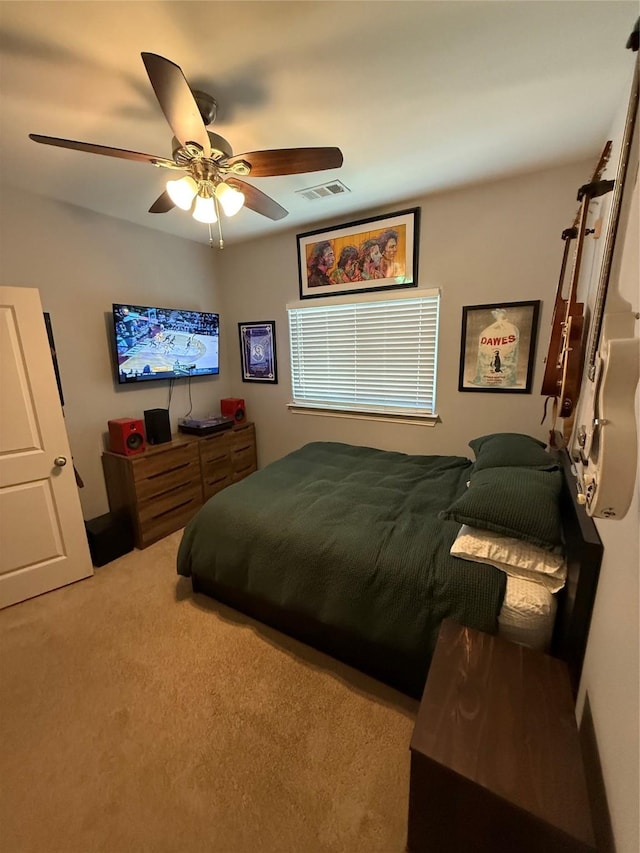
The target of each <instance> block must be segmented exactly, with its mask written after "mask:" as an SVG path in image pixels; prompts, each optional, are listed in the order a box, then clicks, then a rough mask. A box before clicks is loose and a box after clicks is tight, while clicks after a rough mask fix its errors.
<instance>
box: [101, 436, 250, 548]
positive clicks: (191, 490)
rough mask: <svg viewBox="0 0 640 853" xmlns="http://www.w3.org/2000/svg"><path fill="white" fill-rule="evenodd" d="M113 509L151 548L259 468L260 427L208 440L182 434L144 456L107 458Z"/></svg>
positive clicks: (106, 455) (140, 541)
mask: <svg viewBox="0 0 640 853" xmlns="http://www.w3.org/2000/svg"><path fill="white" fill-rule="evenodd" d="M102 467H103V469H104V475H105V482H106V485H107V495H108V497H109V509H110V510H111V512H124V513H126V514H127V515H128V517H129V518H130V520H131V524H132V527H133V530H134V541H135V546H136V548H146V547H147V546H148V545H151V544H152V543H153V542H157V541H158V540H159V539H162V538H163V537H164V536H168V535H169V534H170V533H173V532H174V531H175V530H179V529H180V528H181V527H184V525H185V524H186V523H187V522H188V521H189V520H190V519H191V517H192V516H193V515H194V514H195V513H196V512H197V510H198V509H200V507H201V506H202V504H203V503H204V501H206V500H208V499H209V498H210V497H211V496H212V495H215V494H216V493H217V492H219V491H221V490H222V489H224V488H226V487H227V486H230V485H232V483H236V482H238V480H242V479H244V477H247V476H248V475H249V474H251V473H253V472H254V471H255V470H256V469H257V461H256V438H255V427H254V425H253V424H252V423H246V424H238V425H237V426H234V427H233V428H232V429H227V430H225V431H224V432H218V433H213V434H211V435H207V436H204V437H198V436H192V435H180V436H177V437H176V438H174V439H173V440H172V441H169V442H165V443H164V444H158V445H154V446H149V447H147V449H146V450H145V451H144V452H143V453H138V454H135V455H133V456H125V455H124V454H121V453H112V452H111V451H105V452H104V453H103V454H102Z"/></svg>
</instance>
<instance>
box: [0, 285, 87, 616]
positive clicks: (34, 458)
mask: <svg viewBox="0 0 640 853" xmlns="http://www.w3.org/2000/svg"><path fill="white" fill-rule="evenodd" d="M92 574H93V567H92V565H91V557H90V555H89V547H88V544H87V537H86V533H85V528H84V521H83V518H82V511H81V508H80V498H79V495H78V487H77V485H76V481H75V475H74V471H73V462H72V460H71V452H70V450H69V442H68V439H67V432H66V429H65V425H64V418H63V414H62V406H61V405H60V398H59V396H58V388H57V385H56V379H55V374H54V371H53V363H52V359H51V350H50V348H49V342H48V339H47V332H46V328H45V325H44V318H43V314H42V304H41V302H40V294H39V293H38V291H37V290H36V289H34V288H30V287H0V607H6V606H7V605H9V604H15V603H16V602H18V601H23V600H24V599H26V598H31V597H32V596H34V595H40V593H43V592H48V591H49V590H51V589H56V588H57V587H60V586H64V585H65V584H68V583H71V582H73V581H77V580H80V579H81V578H86V577H89V576H90V575H92Z"/></svg>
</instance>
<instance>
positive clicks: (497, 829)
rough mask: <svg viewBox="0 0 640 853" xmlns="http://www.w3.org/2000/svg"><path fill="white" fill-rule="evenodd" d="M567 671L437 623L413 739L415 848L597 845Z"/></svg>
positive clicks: (524, 849)
mask: <svg viewBox="0 0 640 853" xmlns="http://www.w3.org/2000/svg"><path fill="white" fill-rule="evenodd" d="M595 849H596V848H595V842H594V836H593V830H592V825H591V817H590V813H589V806H588V800H587V790H586V783H585V778H584V770H583V764H582V756H581V753H580V745H579V740H578V731H577V726H576V719H575V710H574V704H573V698H572V692H571V686H570V683H569V675H568V670H567V668H566V666H565V664H564V663H562V662H561V661H559V660H556V659H555V658H552V657H549V656H548V655H543V654H541V653H539V652H533V651H531V650H529V649H525V648H523V647H521V646H517V645H515V644H512V643H508V642H506V641H505V640H501V639H499V638H498V637H493V636H490V635H488V634H483V633H481V632H480V631H474V630H473V629H471V628H464V627H462V626H460V625H457V624H456V623H454V622H451V621H449V620H445V621H444V622H443V623H442V627H441V630H440V635H439V638H438V643H437V646H436V651H435V653H434V657H433V661H432V663H431V668H430V670H429V676H428V679H427V683H426V686H425V690H424V694H423V697H422V702H421V704H420V709H419V711H418V716H417V719H416V725H415V729H414V732H413V737H412V739H411V784H410V793H409V826H408V837H407V850H408V851H410V853H420V851H432V853H436V851H437V853H502V851H504V853H541V851H544V853H595Z"/></svg>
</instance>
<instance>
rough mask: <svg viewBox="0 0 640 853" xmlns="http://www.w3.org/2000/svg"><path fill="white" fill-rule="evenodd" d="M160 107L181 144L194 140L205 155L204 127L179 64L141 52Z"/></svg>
mask: <svg viewBox="0 0 640 853" xmlns="http://www.w3.org/2000/svg"><path fill="white" fill-rule="evenodd" d="M141 56H142V61H143V62H144V67H145V68H146V69H147V74H148V75H149V80H150V81H151V85H152V86H153V91H154V92H155V93H156V98H157V99H158V102H159V104H160V108H161V109H162V112H163V113H164V115H165V118H166V119H167V121H168V122H169V126H170V127H171V130H172V131H173V135H174V136H175V137H176V139H177V140H178V142H180V144H181V145H185V144H186V143H187V142H197V143H198V145H200V147H201V148H202V149H203V153H204V156H205V157H209V155H210V154H211V145H210V143H209V137H208V135H207V128H206V127H205V124H204V122H203V121H202V116H201V115H200V110H199V109H198V105H197V103H196V100H195V98H194V97H193V92H192V91H191V89H190V88H189V84H188V83H187V80H186V78H185V76H184V74H183V73H182V69H181V68H180V66H178V65H176V64H175V62H171V61H170V60H169V59H165V58H164V57H163V56H158V54H156V53H143V54H141Z"/></svg>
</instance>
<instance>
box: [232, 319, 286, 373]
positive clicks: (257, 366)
mask: <svg viewBox="0 0 640 853" xmlns="http://www.w3.org/2000/svg"><path fill="white" fill-rule="evenodd" d="M238 333H239V335H240V359H241V362H242V381H243V382H271V383H272V384H274V385H275V384H277V382H278V367H277V362H276V324H275V322H274V321H273V320H264V321H262V322H260V323H238Z"/></svg>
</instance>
